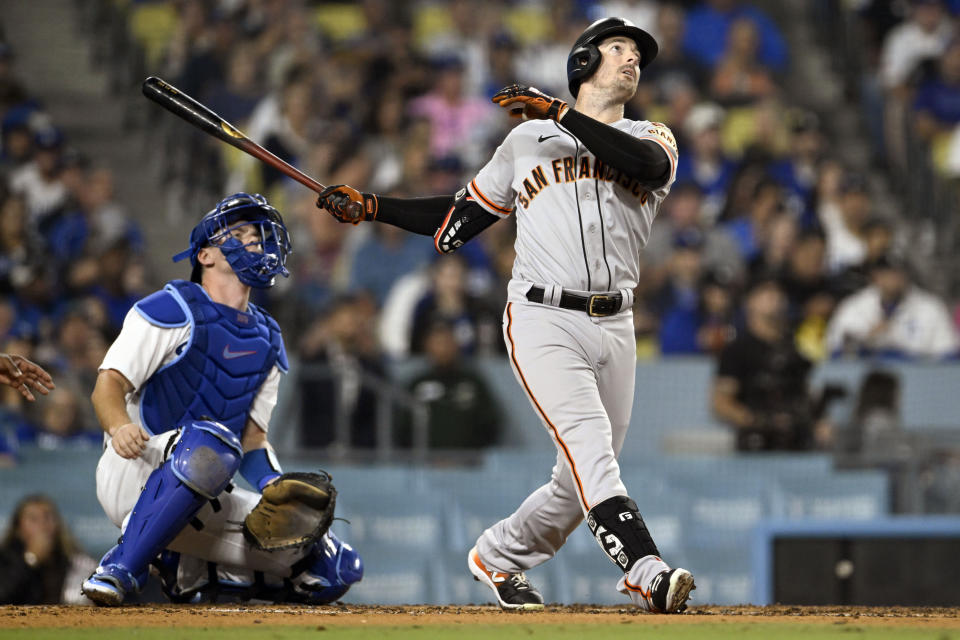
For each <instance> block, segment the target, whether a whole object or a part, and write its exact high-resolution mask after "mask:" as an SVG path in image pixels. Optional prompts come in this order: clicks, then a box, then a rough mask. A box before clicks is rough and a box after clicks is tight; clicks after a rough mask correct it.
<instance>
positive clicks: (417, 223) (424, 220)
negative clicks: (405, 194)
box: [376, 195, 453, 236]
mask: <svg viewBox="0 0 960 640" xmlns="http://www.w3.org/2000/svg"><path fill="white" fill-rule="evenodd" d="M377 201H378V206H377V217H376V221H377V222H384V223H386V224H392V225H393V226H395V227H400V228H401V229H404V230H406V231H411V232H413V233H418V234H420V235H422V236H432V235H433V234H434V233H435V232H436V231H437V228H438V227H439V226H440V224H441V223H442V222H443V219H444V217H446V215H447V211H448V210H449V209H450V205H451V204H452V203H453V196H452V195H449V196H429V197H426V198H390V197H383V196H377Z"/></svg>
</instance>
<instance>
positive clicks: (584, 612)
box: [0, 605, 960, 640]
mask: <svg viewBox="0 0 960 640" xmlns="http://www.w3.org/2000/svg"><path fill="white" fill-rule="evenodd" d="M528 636H533V637H536V636H539V637H543V638H547V637H549V638H551V639H553V638H585V637H594V638H603V640H609V639H613V638H665V637H669V638H670V640H685V639H687V638H690V639H693V638H709V639H711V640H712V639H713V638H719V639H721V640H722V639H726V638H731V639H734V638H735V639H736V640H751V639H754V638H758V639H759V638H764V639H770V638H772V639H776V638H787V639H791V638H798V639H799V638H803V639H804V640H813V639H821V638H842V639H846V640H849V639H850V638H883V639H886V638H910V639H912V638H932V639H935V640H960V608H906V607H788V606H770V607H750V606H744V607H718V606H700V607H693V608H691V609H690V611H688V612H687V613H686V614H684V615H678V616H656V615H649V614H643V613H640V612H638V611H637V610H635V609H631V608H626V607H594V606H583V605H579V606H548V607H547V608H546V610H544V611H541V612H523V613H503V612H500V611H499V610H498V609H495V608H494V607H489V606H463V607H459V606H447V607H435V606H404V607H394V606H381V607H373V606H359V605H336V606H328V607H295V606H246V605H196V606H192V605H176V606H175V605H168V606H156V605H141V606H131V607H124V608H122V609H98V608H93V607H63V606H30V607H18V606H6V607H0V638H3V639H4V640H7V639H8V638H9V639H10V640H14V639H19V638H30V639H31V640H33V639H36V640H43V639H46V638H50V639H51V640H52V639H56V640H71V639H74V638H89V639H91V640H93V639H97V640H103V639H110V638H138V639H144V640H153V639H157V640H160V639H161V638H162V639H163V640H171V639H176V638H200V639H210V640H214V639H217V640H219V639H221V638H222V639H228V640H246V639H247V638H250V639H252V638H257V639H258V640H288V639H289V640H299V639H301V638H313V639H316V638H323V637H328V638H333V637H336V638H358V639H360V638H362V639H366V638H376V639H377V640H383V639H384V638H417V639H425V638H430V639H432V638H456V640H470V639H473V638H483V639H485V640H489V639H490V638H491V637H496V638H501V639H505V638H516V637H521V638H522V637H528Z"/></svg>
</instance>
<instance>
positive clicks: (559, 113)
mask: <svg viewBox="0 0 960 640" xmlns="http://www.w3.org/2000/svg"><path fill="white" fill-rule="evenodd" d="M491 100H493V101H494V102H495V103H496V104H497V105H499V106H501V107H503V108H504V109H509V110H510V116H511V117H514V118H523V119H524V120H556V121H557V122H559V121H560V119H561V118H563V116H564V114H565V113H566V112H567V110H568V109H569V108H570V107H569V106H567V103H566V102H564V101H563V100H560V99H558V98H554V97H553V96H548V95H547V94H545V93H543V92H542V91H540V90H539V89H536V88H534V87H528V86H526V85H522V84H511V85H510V86H508V87H504V88H503V89H500V91H497V92H496V93H495V94H494V95H493V98H491Z"/></svg>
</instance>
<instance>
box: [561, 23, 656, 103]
mask: <svg viewBox="0 0 960 640" xmlns="http://www.w3.org/2000/svg"><path fill="white" fill-rule="evenodd" d="M611 36H626V37H628V38H630V39H631V40H633V41H634V42H636V43H637V49H639V50H640V70H641V71H642V70H643V68H644V67H646V66H647V65H648V64H650V63H651V62H653V59H654V58H656V57H657V52H658V51H659V50H660V47H658V46H657V41H656V40H654V39H653V36H651V35H650V34H649V33H647V32H646V31H644V30H643V29H641V28H640V27H638V26H636V25H634V24H633V23H632V22H630V21H629V20H624V19H623V18H603V19H602V20H597V21H596V22H594V23H593V24H591V25H590V26H589V27H587V28H586V30H585V31H584V32H583V33H582V34H580V37H579V38H577V41H576V42H574V43H573V48H572V49H571V50H570V55H569V56H568V57H567V83H568V85H567V86H569V87H570V93H572V94H573V97H574V98H576V97H577V94H578V93H579V92H580V85H581V84H582V83H583V81H584V80H586V79H587V78H589V77H590V76H592V75H593V72H594V71H596V70H597V67H599V66H600V50H599V49H597V44H599V43H600V41H601V40H604V39H605V38H609V37H611Z"/></svg>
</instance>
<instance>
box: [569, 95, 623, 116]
mask: <svg viewBox="0 0 960 640" xmlns="http://www.w3.org/2000/svg"><path fill="white" fill-rule="evenodd" d="M573 108H574V109H575V110H577V111H579V112H580V113H582V114H583V115H585V116H590V117H591V118H593V119H594V120H598V121H600V122H603V123H604V124H610V123H611V122H616V121H617V120H623V103H622V102H618V101H616V100H615V99H612V98H611V97H610V96H606V95H603V94H602V93H592V92H587V91H583V90H581V91H580V95H579V96H578V97H577V104H576V105H574V107H573Z"/></svg>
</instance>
